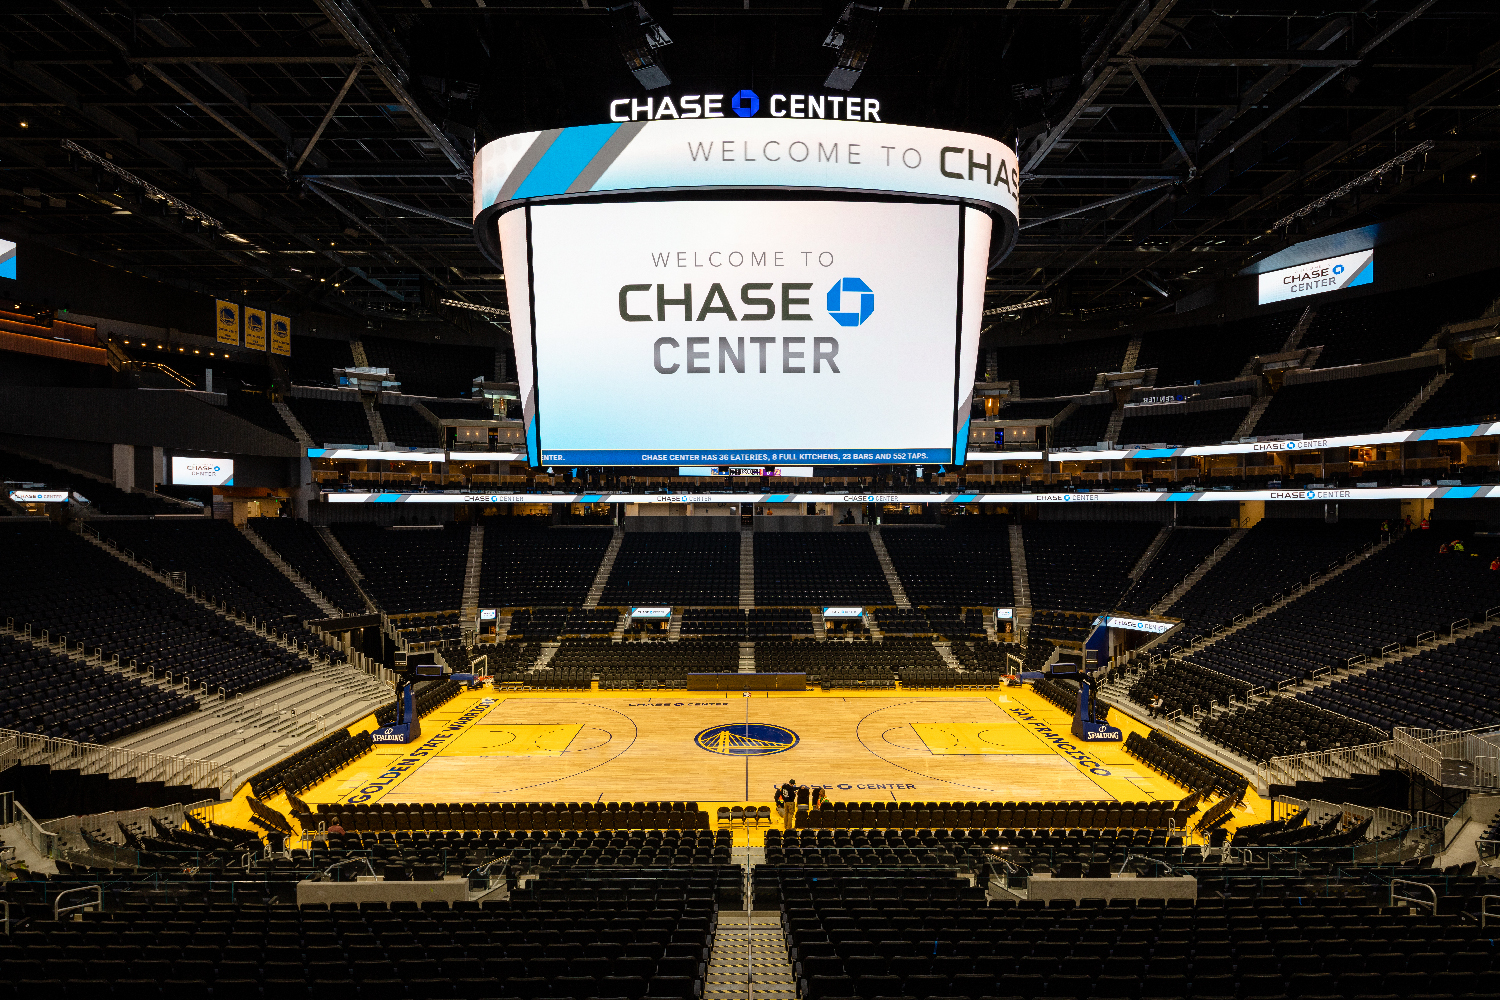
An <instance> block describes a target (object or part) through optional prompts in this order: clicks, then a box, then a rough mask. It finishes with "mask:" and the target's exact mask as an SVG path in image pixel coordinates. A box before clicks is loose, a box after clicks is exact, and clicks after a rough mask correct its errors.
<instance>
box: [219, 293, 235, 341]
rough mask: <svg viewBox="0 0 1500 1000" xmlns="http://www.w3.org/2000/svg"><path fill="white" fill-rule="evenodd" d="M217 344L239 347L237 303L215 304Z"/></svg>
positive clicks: (220, 302)
mask: <svg viewBox="0 0 1500 1000" xmlns="http://www.w3.org/2000/svg"><path fill="white" fill-rule="evenodd" d="M216 306H217V312H216V315H217V317H218V320H217V327H218V335H219V343H221V344H228V345H230V346H232V347H239V346H240V305H239V303H238V302H225V301H224V300H223V299H219V300H217V302H216Z"/></svg>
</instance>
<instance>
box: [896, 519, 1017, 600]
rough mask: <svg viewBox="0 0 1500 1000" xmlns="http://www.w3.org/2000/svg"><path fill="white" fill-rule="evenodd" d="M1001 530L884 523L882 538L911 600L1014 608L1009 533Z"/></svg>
mask: <svg viewBox="0 0 1500 1000" xmlns="http://www.w3.org/2000/svg"><path fill="white" fill-rule="evenodd" d="M981 520H987V519H981ZM998 529H999V530H980V531H965V530H962V527H961V526H958V525H954V526H951V527H945V528H937V529H933V528H898V527H886V528H882V529H881V531H880V539H881V541H882V542H883V543H884V544H885V549H886V552H887V553H889V554H890V557H891V565H892V566H893V567H895V570H896V576H897V578H899V579H900V581H901V587H902V589H904V590H905V591H906V596H907V598H908V599H909V600H911V601H912V602H914V603H916V604H960V605H964V604H968V605H975V604H977V605H983V606H985V607H1010V606H1011V605H1012V604H1014V603H1015V599H1014V596H1013V594H1012V592H1011V586H1012V579H1011V566H1010V533H1009V530H1008V526H1005V525H1000V526H998Z"/></svg>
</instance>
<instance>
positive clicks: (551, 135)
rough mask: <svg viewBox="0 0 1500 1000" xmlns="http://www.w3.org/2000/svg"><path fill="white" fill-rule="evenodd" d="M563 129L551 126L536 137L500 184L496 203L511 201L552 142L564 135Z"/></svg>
mask: <svg viewBox="0 0 1500 1000" xmlns="http://www.w3.org/2000/svg"><path fill="white" fill-rule="evenodd" d="M562 131H563V130H562V129H560V128H549V129H548V130H547V131H545V132H543V133H542V134H541V135H539V136H537V137H536V139H535V140H534V141H533V142H532V143H531V147H530V148H529V149H527V150H526V152H525V154H524V155H522V157H521V159H520V160H519V161H517V162H516V165H515V167H514V168H513V169H512V170H511V172H510V176H509V177H507V178H505V183H504V184H502V185H500V192H499V193H498V194H496V195H495V204H496V205H498V204H500V203H501V202H504V201H510V199H511V197H512V196H513V195H514V194H515V193H516V189H517V188H519V187H520V186H521V182H522V181H524V180H526V175H527V174H529V173H531V171H532V170H533V169H534V168H535V167H536V165H537V164H538V163H540V162H541V160H542V157H543V156H545V155H546V154H547V150H549V149H551V148H552V144H553V143H554V142H556V141H557V137H558V136H560V135H562Z"/></svg>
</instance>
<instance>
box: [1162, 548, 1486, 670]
mask: <svg viewBox="0 0 1500 1000" xmlns="http://www.w3.org/2000/svg"><path fill="white" fill-rule="evenodd" d="M1444 535H1445V536H1453V537H1460V538H1464V539H1465V540H1467V542H1468V545H1469V550H1470V551H1469V552H1466V553H1456V554H1455V553H1440V552H1439V551H1438V544H1439V543H1438V541H1437V538H1436V537H1435V536H1434V535H1433V534H1431V533H1430V532H1422V531H1414V532H1411V533H1409V534H1408V535H1407V536H1406V537H1404V538H1402V539H1400V540H1398V541H1396V542H1393V543H1392V544H1391V545H1390V547H1388V548H1387V549H1385V550H1384V551H1382V552H1379V553H1376V554H1375V555H1372V556H1370V557H1369V558H1368V559H1366V560H1365V561H1363V562H1361V563H1359V564H1358V565H1356V566H1354V567H1352V568H1351V569H1349V570H1347V571H1345V572H1344V573H1342V574H1340V575H1339V576H1337V577H1336V578H1334V579H1332V580H1329V581H1328V582H1327V583H1324V584H1322V585H1320V586H1319V587H1317V588H1316V589H1314V590H1312V591H1310V592H1309V593H1308V594H1306V595H1305V596H1302V597H1299V598H1297V599H1296V600H1294V601H1291V602H1289V603H1287V604H1285V605H1283V606H1282V607H1280V608H1278V609H1277V610H1275V611H1273V612H1271V613H1270V614H1269V615H1267V616H1266V617H1264V618H1262V619H1260V620H1259V621H1256V622H1254V623H1252V624H1250V625H1248V626H1246V627H1245V628H1243V629H1241V630H1239V631H1238V632H1235V633H1234V634H1232V635H1230V636H1228V637H1226V638H1223V639H1220V640H1219V641H1217V642H1213V643H1211V644H1209V645H1207V646H1206V647H1203V648H1202V649H1199V650H1196V651H1194V652H1193V653H1192V654H1190V655H1188V656H1186V657H1185V659H1188V660H1190V661H1191V662H1193V663H1196V664H1198V665H1200V666H1204V667H1208V668H1210V669H1213V670H1217V671H1219V672H1220V673H1224V674H1228V675H1230V676H1232V677H1239V678H1241V679H1243V680H1245V681H1248V682H1250V683H1251V684H1254V685H1257V686H1261V687H1266V688H1269V689H1273V690H1274V689H1275V688H1277V687H1279V686H1281V685H1283V684H1286V683H1288V682H1291V681H1296V680H1299V679H1303V678H1306V677H1309V676H1310V675H1311V674H1312V673H1313V672H1314V671H1320V672H1321V671H1325V670H1330V669H1338V668H1342V667H1346V666H1348V665H1349V663H1350V661H1351V660H1352V659H1355V658H1364V657H1378V656H1380V655H1381V654H1382V652H1383V651H1385V650H1394V649H1397V648H1399V647H1402V646H1415V645H1417V643H1418V636H1420V635H1423V634H1425V633H1436V632H1437V631H1438V630H1442V631H1444V632H1446V631H1448V630H1449V626H1450V625H1451V624H1452V623H1453V622H1455V621H1457V620H1459V619H1465V620H1476V621H1482V620H1484V617H1485V612H1486V610H1487V609H1489V608H1494V607H1496V606H1500V574H1495V573H1492V572H1490V571H1489V562H1490V560H1491V559H1493V558H1494V557H1495V555H1496V554H1497V552H1500V546H1497V545H1496V544H1494V543H1493V542H1492V541H1491V540H1489V539H1483V538H1475V537H1472V531H1471V529H1467V526H1464V527H1459V526H1456V525H1445V526H1444Z"/></svg>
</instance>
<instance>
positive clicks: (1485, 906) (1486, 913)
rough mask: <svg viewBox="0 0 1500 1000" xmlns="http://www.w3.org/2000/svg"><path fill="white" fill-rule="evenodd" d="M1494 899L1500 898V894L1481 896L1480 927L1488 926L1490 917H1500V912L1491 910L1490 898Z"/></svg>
mask: <svg viewBox="0 0 1500 1000" xmlns="http://www.w3.org/2000/svg"><path fill="white" fill-rule="evenodd" d="M1492 899H1500V896H1480V897H1479V926H1480V927H1487V926H1488V923H1487V921H1488V920H1489V918H1490V917H1500V913H1491V912H1490V910H1489V904H1490V900H1492Z"/></svg>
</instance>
